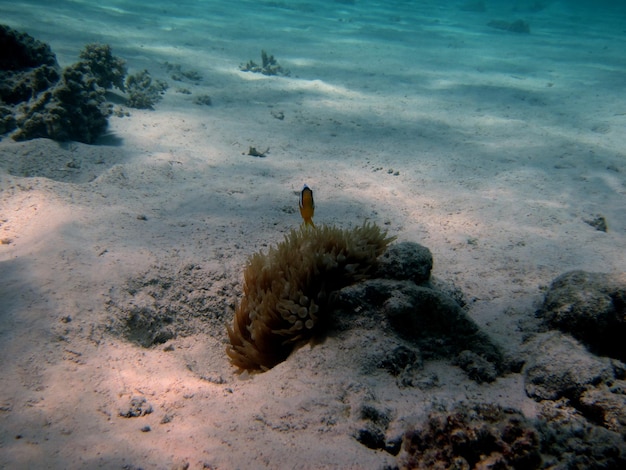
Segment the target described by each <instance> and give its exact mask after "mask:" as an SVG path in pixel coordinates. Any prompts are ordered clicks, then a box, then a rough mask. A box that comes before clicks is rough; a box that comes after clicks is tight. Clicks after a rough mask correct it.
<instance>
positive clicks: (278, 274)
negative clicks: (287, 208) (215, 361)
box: [227, 223, 393, 371]
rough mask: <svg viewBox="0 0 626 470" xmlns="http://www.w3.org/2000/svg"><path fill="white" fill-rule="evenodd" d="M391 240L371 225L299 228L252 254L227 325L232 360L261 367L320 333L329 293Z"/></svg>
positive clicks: (368, 265) (365, 270) (361, 272)
mask: <svg viewBox="0 0 626 470" xmlns="http://www.w3.org/2000/svg"><path fill="white" fill-rule="evenodd" d="M392 240H393V238H390V237H387V235H386V232H384V231H383V230H381V229H380V228H379V227H378V226H377V225H375V224H371V223H364V224H363V225H361V226H359V227H356V228H354V229H352V230H342V229H339V228H337V227H331V226H327V225H326V226H321V227H319V228H316V229H311V228H310V227H301V228H300V229H298V230H292V231H291V232H290V233H289V234H288V235H287V236H286V237H285V240H284V241H283V242H282V243H279V244H278V245H277V246H276V247H275V248H271V249H270V250H269V252H268V253H257V254H255V255H253V256H252V257H251V258H250V260H249V261H248V265H247V266H246V269H245V272H244V285H243V291H244V295H243V298H242V300H241V303H240V304H239V306H238V307H237V310H236V312H235V318H234V322H233V326H232V327H228V336H229V338H230V343H231V344H230V346H229V347H228V348H227V354H228V356H229V357H230V358H231V361H232V363H233V364H234V365H235V366H237V367H239V368H240V369H247V370H253V371H254V370H256V371H262V370H266V369H269V368H271V367H273V366H275V365H276V364H278V363H279V362H282V361H283V360H285V358H287V356H288V355H289V354H290V353H291V351H292V350H293V348H294V347H296V346H297V345H299V344H302V343H306V342H307V341H309V340H310V339H311V338H312V337H313V336H314V335H315V334H318V333H319V332H320V329H321V325H323V324H324V323H325V321H327V319H328V311H327V309H328V306H329V303H330V299H331V297H332V296H333V295H334V292H336V291H337V290H338V289H340V288H341V287H344V286H346V285H348V284H351V283H353V282H355V281H357V280H360V279H363V278H365V277H367V275H368V274H369V273H371V272H373V267H374V265H375V262H376V258H378V256H380V255H381V254H382V253H383V251H384V250H385V248H386V247H387V245H388V244H389V243H390V242H391V241H392Z"/></svg>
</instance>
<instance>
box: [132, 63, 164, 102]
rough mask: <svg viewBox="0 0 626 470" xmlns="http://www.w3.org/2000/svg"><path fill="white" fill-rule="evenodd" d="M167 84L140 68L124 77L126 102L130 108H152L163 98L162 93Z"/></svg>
mask: <svg viewBox="0 0 626 470" xmlns="http://www.w3.org/2000/svg"><path fill="white" fill-rule="evenodd" d="M167 88H168V85H167V83H166V82H164V81H162V80H158V79H155V80H153V79H152V76H151V75H150V72H148V71H147V70H142V71H141V72H137V73H135V74H133V75H129V76H128V77H127V78H126V90H127V91H128V101H127V103H126V104H128V106H130V107H131V108H137V109H154V105H155V104H157V103H158V102H159V101H161V99H162V98H163V93H165V90H167Z"/></svg>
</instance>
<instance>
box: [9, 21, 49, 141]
mask: <svg viewBox="0 0 626 470" xmlns="http://www.w3.org/2000/svg"><path fill="white" fill-rule="evenodd" d="M59 70H60V69H59V64H58V63H57V60H56V56H55V55H54V53H53V52H52V50H51V49H50V46H48V45H47V44H45V43H43V42H41V41H38V40H37V39H35V38H33V37H32V36H30V35H29V34H27V33H24V32H19V31H16V30H14V29H12V28H9V27H8V26H4V25H0V100H1V101H3V102H4V103H6V104H8V105H15V104H18V103H21V102H23V101H27V100H29V99H31V98H32V97H34V96H36V95H37V93H39V92H40V91H43V90H46V89H48V88H49V87H50V86H51V85H53V84H54V83H56V82H57V81H58V80H59V78H60V74H59ZM9 130H10V129H9Z"/></svg>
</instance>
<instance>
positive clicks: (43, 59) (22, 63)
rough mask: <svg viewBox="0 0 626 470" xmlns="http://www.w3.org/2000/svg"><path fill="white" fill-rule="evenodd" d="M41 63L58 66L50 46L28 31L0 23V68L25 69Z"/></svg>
mask: <svg viewBox="0 0 626 470" xmlns="http://www.w3.org/2000/svg"><path fill="white" fill-rule="evenodd" d="M40 65H49V66H51V67H57V66H58V64H57V59H56V56H55V55H54V54H53V53H52V50H50V46H49V45H48V44H46V43H43V42H41V41H38V40H37V39H35V38H33V37H32V36H30V35H29V34H27V33H23V32H20V31H16V30H14V29H12V28H10V27H8V26H6V25H0V70H24V69H31V68H35V67H38V66H40Z"/></svg>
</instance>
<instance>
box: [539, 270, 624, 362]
mask: <svg viewBox="0 0 626 470" xmlns="http://www.w3.org/2000/svg"><path fill="white" fill-rule="evenodd" d="M538 314H539V316H540V317H542V318H543V319H544V321H545V322H546V324H547V325H548V326H550V327H551V328H557V329H559V330H561V331H563V332H566V333H569V334H571V335H572V336H574V337H575V338H577V339H579V340H580V341H582V342H583V343H585V345H587V346H588V347H589V348H590V349H591V350H592V351H594V352H596V353H598V354H605V355H608V356H611V357H614V358H617V359H620V360H622V361H625V360H626V348H625V347H624V338H626V274H624V273H622V274H605V273H589V272H585V271H570V272H567V273H565V274H562V275H561V276H559V277H557V278H556V279H555V280H554V281H553V282H552V284H551V285H550V288H549V289H548V292H547V293H546V296H545V299H544V302H543V306H542V308H541V310H540V311H539V312H538Z"/></svg>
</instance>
